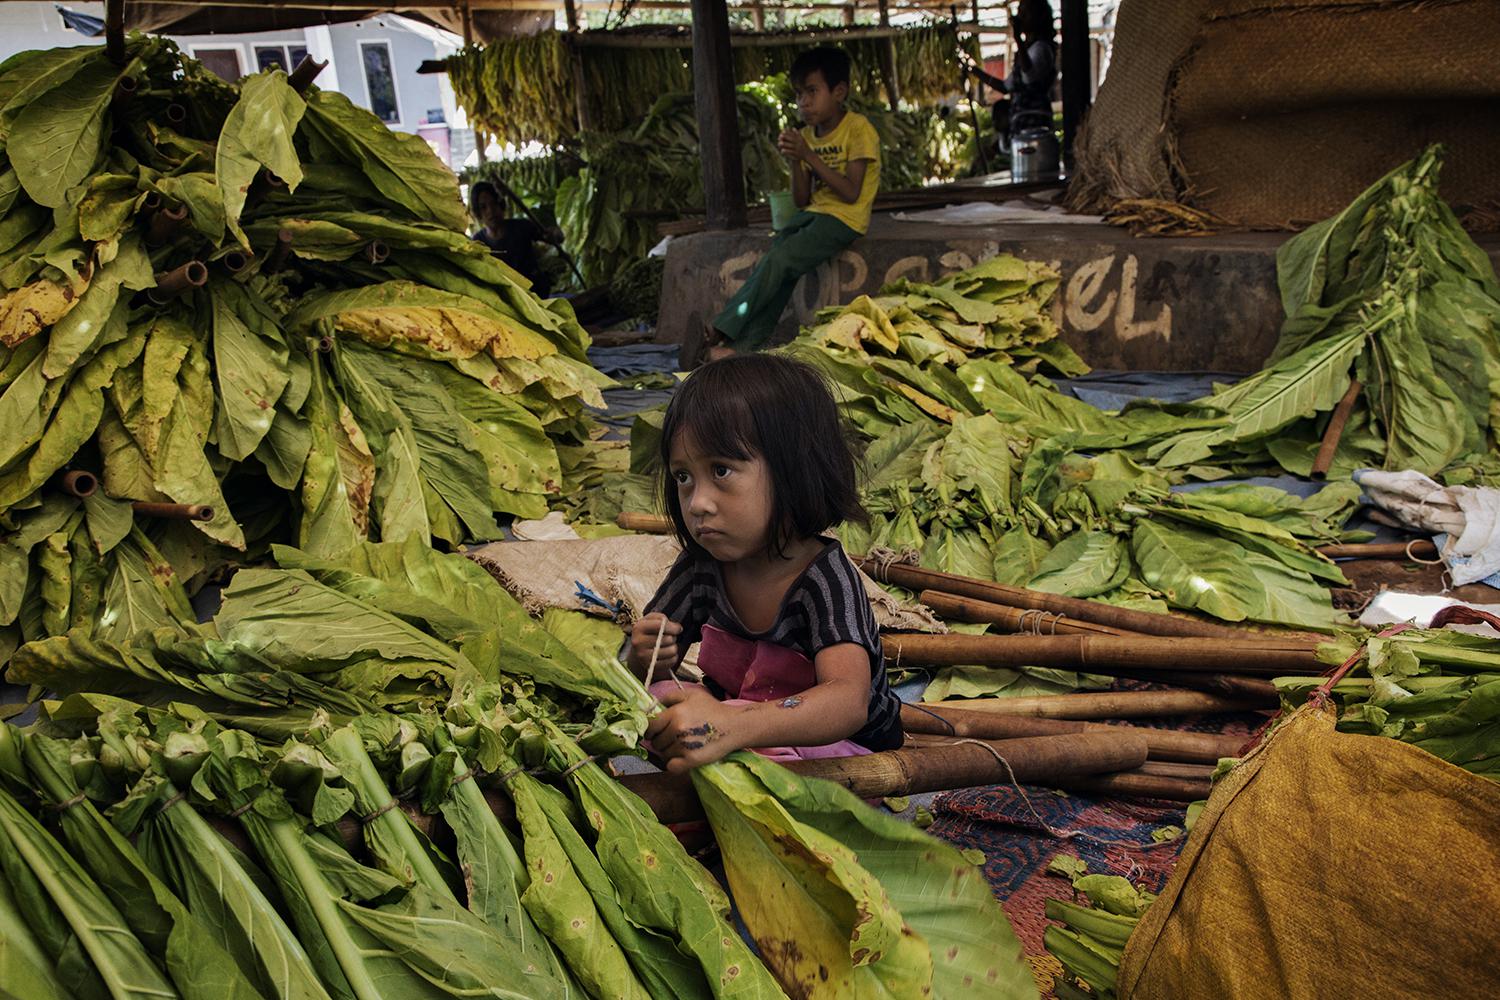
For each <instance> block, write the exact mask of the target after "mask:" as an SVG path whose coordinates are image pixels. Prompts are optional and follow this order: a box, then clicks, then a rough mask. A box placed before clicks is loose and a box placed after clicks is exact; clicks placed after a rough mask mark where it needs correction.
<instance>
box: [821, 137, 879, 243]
mask: <svg viewBox="0 0 1500 1000" xmlns="http://www.w3.org/2000/svg"><path fill="white" fill-rule="evenodd" d="M802 137H803V138H804V139H806V140H807V144H808V145H809V146H811V147H812V151H813V152H814V153H816V154H818V156H819V157H820V158H822V160H823V162H824V163H826V164H828V165H829V166H830V167H832V168H833V169H835V170H837V171H838V172H839V173H841V174H844V175H845V176H848V174H849V164H851V163H853V162H854V161H856V160H869V161H870V162H869V165H868V166H866V167H865V180H864V183H863V184H861V185H860V188H859V198H858V200H856V201H852V202H850V201H845V200H844V199H842V198H840V197H839V196H838V195H836V194H834V193H833V192H832V191H830V190H829V189H828V188H827V187H826V186H824V185H823V184H821V183H819V182H818V177H817V175H816V174H814V175H813V178H812V182H813V191H812V199H811V200H810V201H809V202H808V204H807V211H809V212H822V213H824V214H825V215H831V216H833V217H834V218H835V219H838V220H839V221H840V222H842V223H843V224H844V225H846V226H848V227H849V228H850V229H852V230H854V231H855V232H857V233H863V232H866V231H868V230H869V228H870V208H871V206H872V205H874V204H875V193H876V192H877V191H879V190H880V137H879V136H878V135H876V134H875V126H874V125H871V124H870V119H868V118H866V117H865V116H864V115H862V114H859V113H858V112H856V111H847V112H845V113H844V117H843V120H842V121H840V122H839V123H838V124H837V125H835V126H834V127H833V130H832V131H830V132H828V133H827V134H826V135H816V134H814V132H813V129H812V127H811V126H808V127H806V128H804V129H803V130H802Z"/></svg>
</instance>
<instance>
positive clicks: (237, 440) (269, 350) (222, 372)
mask: <svg viewBox="0 0 1500 1000" xmlns="http://www.w3.org/2000/svg"><path fill="white" fill-rule="evenodd" d="M212 299H213V331H214V333H213V345H214V347H213V353H214V374H215V376H216V377H217V380H218V388H219V391H218V394H217V397H218V409H217V412H216V413H215V416H214V431H215V433H216V434H217V436H218V444H219V452H220V454H222V455H224V457H226V458H230V459H233V460H234V461H237V462H238V461H243V460H244V459H245V458H247V457H248V456H250V455H251V454H252V453H254V451H255V449H256V448H257V447H258V446H259V445H260V442H261V439H262V438H264V437H265V436H266V434H267V433H268V432H269V431H270V429H271V420H272V418H273V417H274V416H275V406H276V401H277V400H278V399H280V398H281V394H282V392H283V391H285V389H286V387H287V383H288V381H289V380H290V378H289V375H288V367H287V347H286V345H285V344H284V343H282V342H281V340H280V332H279V331H278V330H276V329H275V327H274V324H272V323H270V322H269V321H267V320H266V319H265V318H264V317H262V316H261V315H260V314H259V313H258V312H257V311H256V310H255V309H254V307H253V306H250V305H249V304H248V303H247V301H246V296H245V294H244V293H243V292H241V291H240V290H239V288H238V286H236V285H231V284H227V283H226V284H221V285H217V286H215V288H214V290H213V294H212ZM247 318H248V319H249V320H250V321H251V322H254V323H255V326H256V328H255V329H252V328H251V326H249V325H247ZM268 335H269V336H268Z"/></svg>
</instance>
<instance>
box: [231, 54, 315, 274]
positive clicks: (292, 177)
mask: <svg viewBox="0 0 1500 1000" xmlns="http://www.w3.org/2000/svg"><path fill="white" fill-rule="evenodd" d="M305 109H306V105H305V104H304V103H303V101H302V98H301V97H300V96H298V94H297V92H296V91H295V90H293V89H292V88H291V85H290V84H288V83H287V76H286V74H285V73H283V72H281V71H280V70H268V71H266V72H264V73H257V74H255V75H254V76H250V77H246V78H245V79H244V80H242V81H241V82H240V99H239V100H238V101H237V102H236V103H235V105H234V108H233V109H231V110H230V112H229V117H228V118H226V119H225V120H224V128H223V129H222V130H221V131H220V133H219V142H218V146H217V151H216V153H215V161H214V173H215V175H216V181H217V184H218V188H219V197H220V199H221V201H222V203H223V208H222V213H223V216H224V221H225V222H226V223H227V224H228V226H229V229H230V231H231V232H232V233H234V235H235V238H236V239H238V240H239V241H240V245H241V246H243V247H245V248H246V249H249V247H250V242H249V240H248V239H246V237H245V234H244V231H243V230H241V229H240V221H239V220H240V211H241V210H242V209H243V208H244V206H245V196H246V195H247V194H248V193H249V191H250V184H251V182H252V181H254V180H255V175H256V174H257V173H259V172H260V168H261V167H265V168H266V169H267V170H269V171H271V173H273V174H275V175H276V176H277V177H279V178H280V179H281V180H283V181H285V182H286V184H287V187H288V189H289V190H292V191H295V190H296V189H297V185H298V184H300V183H302V163H301V161H300V160H299V159H298V158H297V149H296V147H295V146H294V145H293V144H292V136H293V135H294V134H295V133H296V131H297V124H298V122H300V121H301V120H302V113H303V111H304V110H305Z"/></svg>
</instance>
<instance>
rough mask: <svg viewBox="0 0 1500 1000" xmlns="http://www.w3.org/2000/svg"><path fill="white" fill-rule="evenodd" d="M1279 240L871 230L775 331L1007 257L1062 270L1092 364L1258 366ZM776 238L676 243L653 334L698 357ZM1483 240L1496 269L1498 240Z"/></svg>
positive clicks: (728, 235)
mask: <svg viewBox="0 0 1500 1000" xmlns="http://www.w3.org/2000/svg"><path fill="white" fill-rule="evenodd" d="M1286 239H1287V236H1286V234H1285V233H1233V234H1225V235H1219V236H1203V237H1172V238H1157V239H1136V238H1134V237H1132V236H1130V234H1129V233H1127V232H1125V231H1124V230H1122V229H1119V228H1117V227H1115V226H1104V225H1070V224H1041V225H1032V224H1016V223H1012V224H1006V225H997V226H958V225H945V224H938V223H926V222H898V221H896V220H895V219H892V218H891V217H890V216H889V215H883V216H882V215H877V216H876V217H875V219H874V221H873V223H872V224H871V227H870V232H869V233H867V234H866V235H865V236H863V237H862V238H860V239H859V240H857V241H856V242H855V243H854V244H853V245H852V246H850V247H849V249H847V250H845V251H844V252H843V253H842V254H840V255H839V256H838V257H837V258H835V259H834V260H832V261H829V262H828V263H827V264H824V265H823V266H822V267H820V268H819V269H818V270H817V271H815V272H814V273H812V274H810V275H808V276H807V277H806V278H803V279H802V282H801V284H800V285H799V286H798V287H797V291H796V293H795V294H794V295H793V297H792V304H791V305H790V306H789V307H788V309H787V312H786V314H784V315H783V316H782V318H781V323H780V325H779V326H778V327H777V339H778V340H779V341H785V340H789V339H791V337H793V336H795V335H796V332H797V329H798V327H799V326H801V325H804V324H807V323H811V322H812V321H813V315H814V313H816V312H817V310H819V309H821V308H823V307H824V306H830V305H838V304H840V303H844V302H848V301H850V300H851V299H853V298H854V297H855V296H857V295H861V294H872V293H874V292H875V291H876V290H877V289H879V288H880V287H881V286H882V285H884V284H885V283H887V282H889V281H894V280H896V279H898V278H903V277H908V278H913V279H915V280H919V281H926V280H931V279H933V278H937V277H941V276H943V275H945V274H950V273H952V272H954V271H959V270H962V269H964V268H966V267H969V266H971V265H973V264H974V263H976V262H978V261H981V260H985V259H988V258H990V257H993V256H995V255H996V254H1000V253H1011V254H1015V255H1016V256H1018V257H1025V258H1029V259H1034V260H1045V261H1048V262H1050V263H1053V264H1055V265H1056V266H1058V267H1059V269H1060V270H1061V271H1062V279H1063V280H1062V285H1061V287H1060V289H1059V292H1058V296H1057V299H1056V300H1055V303H1054V310H1055V314H1056V316H1057V319H1058V322H1059V324H1060V325H1061V327H1062V331H1063V338H1064V339H1065V340H1066V341H1067V342H1068V343H1069V344H1070V345H1071V346H1072V347H1073V349H1074V350H1076V351H1077V352H1078V353H1079V354H1080V355H1082V356H1083V358H1084V360H1085V361H1087V362H1088V363H1089V364H1091V365H1093V366H1094V367H1096V368H1110V369H1126V370H1161V371H1224V372H1253V371H1256V370H1258V369H1259V368H1260V367H1261V366H1262V364H1263V363H1264V361H1265V359H1266V357H1267V356H1268V355H1269V354H1270V353H1271V349H1272V347H1273V346H1274V345H1275V343H1276V334H1277V331H1278V330H1279V328H1280V326H1281V321H1282V310H1281V297H1280V294H1279V293H1278V291H1277V288H1276V249H1277V247H1279V246H1281V244H1282V243H1283V242H1285V241H1286ZM770 244H771V234H770V233H769V232H757V231H752V230H743V229H742V230H731V231H728V232H707V233H697V234H694V235H691V236H684V237H679V238H677V239H675V240H673V241H672V243H671V244H670V245H669V247H668V249H667V259H666V268H665V272H664V274H663V277H662V307H661V315H660V319H659V322H658V327H657V340H658V341H659V342H662V343H680V344H681V345H682V346H683V360H684V362H690V361H691V360H693V359H695V358H696V356H697V351H698V348H699V346H700V344H701V340H702V335H703V331H704V329H705V328H706V327H707V325H708V323H709V322H710V321H711V320H712V319H713V317H714V316H715V315H716V314H717V313H718V311H719V310H720V309H721V308H722V307H723V305H724V303H725V302H726V301H727V300H728V299H729V297H730V296H731V295H733V294H734V292H735V291H736V290H738V289H739V287H740V285H742V284H743V283H744V281H745V279H746V278H747V277H748V276H749V274H750V272H751V270H752V269H753V268H754V267H755V263H756V261H758V260H759V259H760V257H761V255H762V254H763V253H765V251H766V248H767V247H769V246H770ZM1480 245H1481V246H1482V247H1484V249H1485V250H1486V251H1488V252H1489V254H1490V257H1491V259H1492V260H1493V261H1495V262H1496V265H1497V267H1500V238H1496V237H1487V238H1485V239H1484V240H1481V242H1480Z"/></svg>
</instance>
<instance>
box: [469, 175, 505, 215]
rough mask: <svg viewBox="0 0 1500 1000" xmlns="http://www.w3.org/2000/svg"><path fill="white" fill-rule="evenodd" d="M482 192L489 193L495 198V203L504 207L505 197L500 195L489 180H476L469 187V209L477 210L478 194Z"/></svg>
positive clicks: (498, 190)
mask: <svg viewBox="0 0 1500 1000" xmlns="http://www.w3.org/2000/svg"><path fill="white" fill-rule="evenodd" d="M482 194H487V195H489V196H490V197H491V198H494V199H495V204H497V205H499V206H500V207H502V208H504V207H505V198H504V197H502V196H501V194H500V189H499V188H497V187H496V186H495V185H494V184H492V183H490V182H489V181H477V182H476V183H475V184H474V186H473V187H471V188H469V211H471V212H474V211H478V209H479V196H480V195H482Z"/></svg>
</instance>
